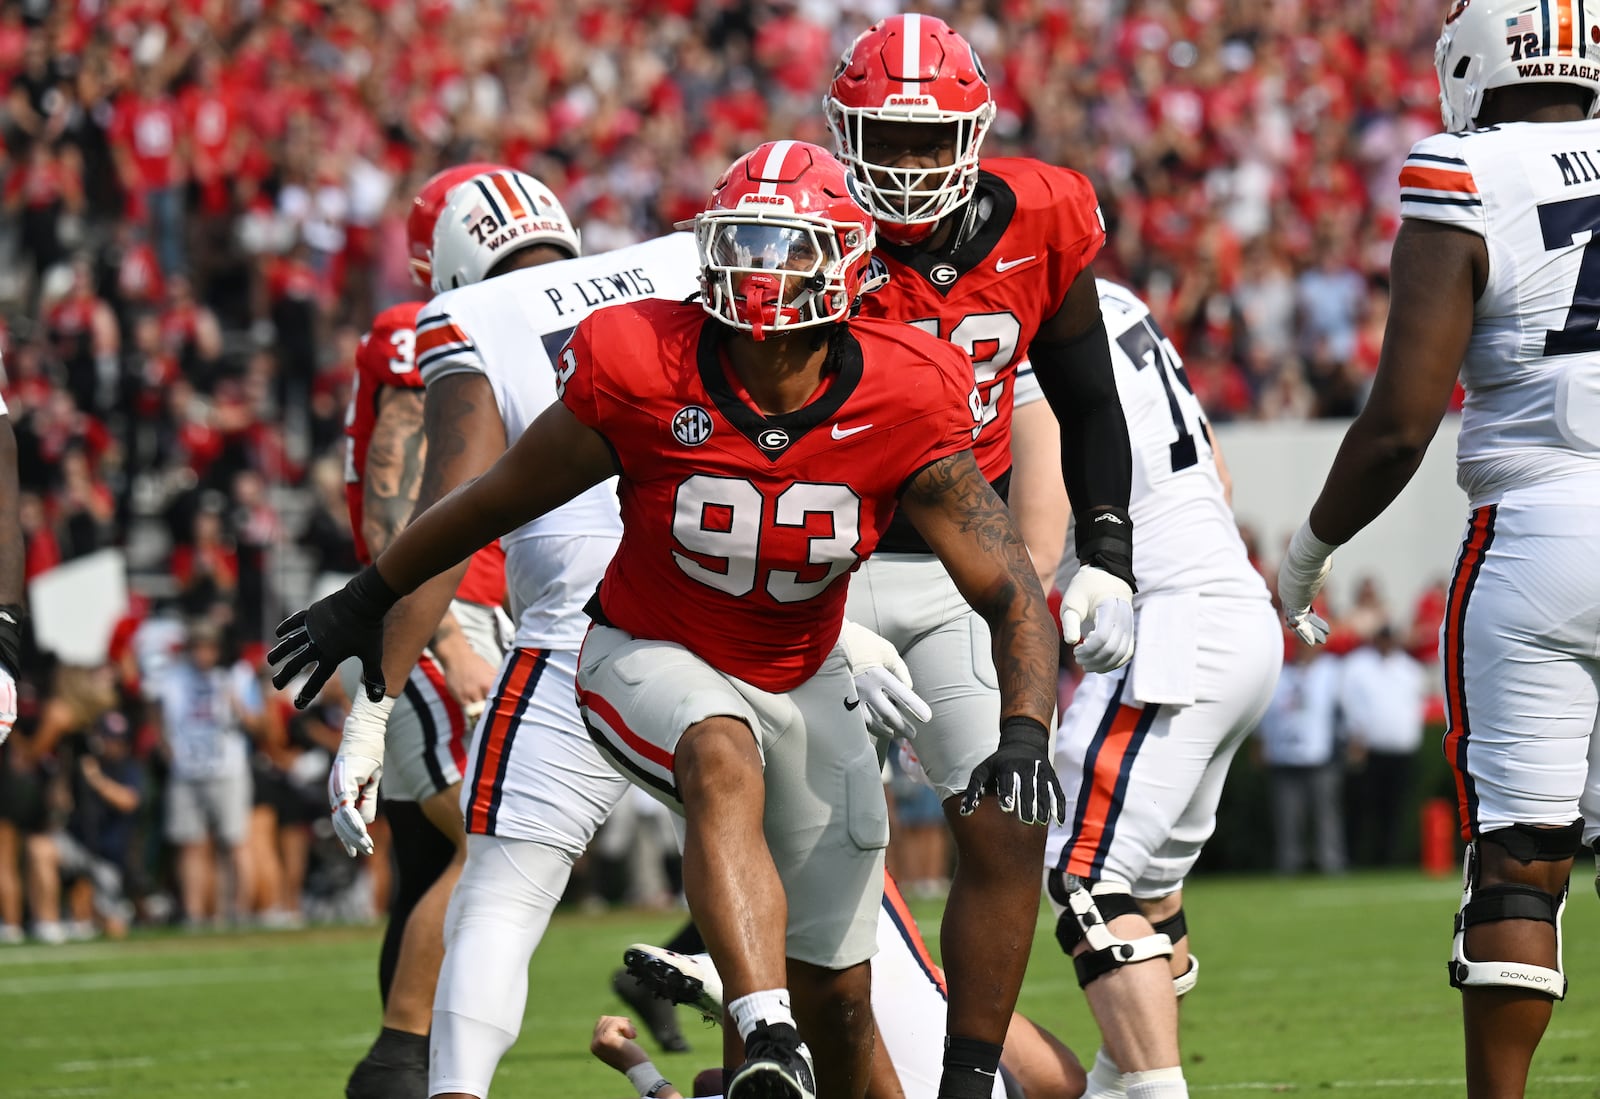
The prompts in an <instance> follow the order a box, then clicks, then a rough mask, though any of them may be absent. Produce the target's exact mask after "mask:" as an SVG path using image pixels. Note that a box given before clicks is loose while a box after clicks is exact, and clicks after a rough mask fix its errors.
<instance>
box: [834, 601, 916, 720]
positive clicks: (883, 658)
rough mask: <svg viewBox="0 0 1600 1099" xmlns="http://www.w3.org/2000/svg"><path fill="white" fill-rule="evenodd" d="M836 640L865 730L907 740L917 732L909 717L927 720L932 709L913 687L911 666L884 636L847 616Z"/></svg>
mask: <svg viewBox="0 0 1600 1099" xmlns="http://www.w3.org/2000/svg"><path fill="white" fill-rule="evenodd" d="M839 644H840V645H841V646H843V648H844V659H845V663H847V664H849V665H850V675H851V677H852V678H854V679H855V683H856V697H857V698H858V699H860V700H861V705H862V713H861V716H862V717H863V718H865V719H866V722H867V732H869V733H871V734H872V735H873V736H875V737H878V738H880V739H882V740H891V739H893V738H894V737H897V736H901V737H905V738H906V739H907V740H909V739H911V738H912V737H914V736H916V735H917V727H916V726H915V725H913V724H912V721H911V719H912V718H915V719H916V720H918V721H928V720H929V719H931V718H932V717H933V711H932V710H931V709H929V708H928V704H927V703H926V702H924V701H923V700H922V696H921V695H919V694H917V692H916V691H914V690H912V687H911V669H910V668H907V667H906V662H905V661H904V660H903V659H901V657H900V651H899V650H898V649H896V648H895V647H894V645H893V644H891V643H890V642H889V641H888V640H887V639H885V638H883V637H880V636H878V635H877V634H876V633H874V632H872V631H871V630H869V629H867V628H866V627H865V626H863V625H861V624H860V623H858V622H851V621H850V620H849V619H845V623H844V629H843V630H841V631H840V633H839Z"/></svg>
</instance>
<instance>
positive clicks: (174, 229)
mask: <svg viewBox="0 0 1600 1099" xmlns="http://www.w3.org/2000/svg"><path fill="white" fill-rule="evenodd" d="M114 117H115V123H114V124H113V127H112V131H111V139H112V151H113V154H114V156H115V157H116V164H117V173H118V176H119V179H120V180H121V183H122V187H123V189H124V190H125V191H126V192H127V195H128V206H129V211H128V212H129V215H130V216H131V217H132V218H133V219H134V220H135V221H143V222H147V223H148V224H149V226H150V239H151V240H152V241H153V242H154V243H155V247H156V254H157V255H158V256H160V257H161V270H162V271H163V272H164V273H165V274H167V275H174V274H176V273H178V272H180V271H182V270H184V267H185V264H184V210H183V205H184V192H183V185H184V177H185V175H186V170H185V165H184V163H183V158H182V157H181V155H180V149H179V140H180V135H181V134H182V133H183V132H184V126H183V119H182V117H181V116H180V114H179V112H178V105H177V103H175V102H174V101H173V99H172V96H171V95H170V94H169V93H168V91H167V79H166V73H165V72H164V70H163V69H162V67H161V66H159V65H158V64H153V63H144V64H140V65H138V67H137V68H136V70H135V73H134V82H133V87H132V89H131V90H129V91H127V92H124V93H123V94H122V96H121V97H120V98H118V99H117V101H116V107H115V116H114Z"/></svg>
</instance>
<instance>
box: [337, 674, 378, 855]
mask: <svg viewBox="0 0 1600 1099" xmlns="http://www.w3.org/2000/svg"><path fill="white" fill-rule="evenodd" d="M392 709H394V699H392V698H382V699H379V700H378V701H376V702H374V701H372V700H371V699H370V698H368V697H366V696H365V695H357V696H356V697H355V699H354V700H353V701H352V702H351V703H350V713H349V715H348V716H347V717H346V718H345V719H344V735H343V736H342V737H341V738H340V740H339V754H338V755H336V756H334V757H333V769H332V770H331V771H329V772H328V808H329V809H330V810H332V812H333V831H334V834H335V835H337V836H338V837H339V842H340V843H342V844H344V850H345V854H347V855H349V856H350V857H351V858H355V857H356V855H357V854H363V855H370V854H372V850H373V848H372V837H371V836H370V835H369V834H368V833H367V825H369V824H371V823H372V822H373V821H374V820H376V819H377V816H378V782H379V780H380V779H382V778H383V738H384V734H385V732H387V730H388V728H389V711H390V710H392Z"/></svg>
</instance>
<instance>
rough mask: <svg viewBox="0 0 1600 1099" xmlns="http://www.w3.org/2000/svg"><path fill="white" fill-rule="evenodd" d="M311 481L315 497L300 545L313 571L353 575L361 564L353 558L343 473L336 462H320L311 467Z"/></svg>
mask: <svg viewBox="0 0 1600 1099" xmlns="http://www.w3.org/2000/svg"><path fill="white" fill-rule="evenodd" d="M311 481H312V487H313V488H314V489H315V490H316V499H315V501H314V507H313V508H312V510H311V515H310V517H309V519H308V521H307V523H306V528H305V530H304V531H302V532H301V534H300V544H301V545H302V546H304V547H305V548H306V549H308V550H310V551H311V555H312V560H313V565H312V571H313V572H315V573H321V574H332V575H334V576H339V577H348V576H353V575H355V573H357V572H359V571H360V569H361V563H360V562H359V561H357V560H356V548H355V540H354V538H353V536H352V535H351V533H350V510H349V507H348V506H347V505H346V503H345V496H344V475H343V474H342V473H341V472H340V469H339V466H338V465H337V464H336V463H334V462H332V461H323V462H318V463H317V465H316V466H315V467H313V468H312V471H311ZM341 582H342V581H341Z"/></svg>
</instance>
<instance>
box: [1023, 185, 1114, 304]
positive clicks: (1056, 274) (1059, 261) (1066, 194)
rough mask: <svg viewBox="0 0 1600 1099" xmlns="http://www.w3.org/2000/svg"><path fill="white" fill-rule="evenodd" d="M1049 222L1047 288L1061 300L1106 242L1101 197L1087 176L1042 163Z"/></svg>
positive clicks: (1055, 297) (1058, 301)
mask: <svg viewBox="0 0 1600 1099" xmlns="http://www.w3.org/2000/svg"><path fill="white" fill-rule="evenodd" d="M1039 180H1040V183H1041V185H1042V187H1043V189H1044V191H1045V193H1046V199H1045V201H1046V209H1047V210H1048V211H1049V212H1050V221H1051V222H1052V224H1049V225H1048V226H1046V227H1045V228H1046V231H1047V232H1048V233H1049V234H1050V236H1049V237H1048V238H1047V239H1049V241H1050V242H1051V245H1052V247H1051V249H1050V257H1049V265H1050V266H1049V271H1050V291H1051V295H1052V297H1053V299H1054V300H1055V301H1056V302H1057V303H1060V302H1061V301H1063V300H1064V299H1065V298H1066V296H1067V291H1068V290H1069V289H1071V288H1072V284H1073V283H1074V282H1075V281H1076V280H1077V278H1078V276H1079V275H1081V274H1082V273H1083V271H1084V268H1086V267H1088V266H1089V265H1090V264H1091V263H1093V262H1094V258H1095V256H1097V255H1099V254H1100V249H1101V248H1103V247H1105V243H1106V224H1105V219H1104V218H1103V217H1102V216H1101V213H1100V199H1099V198H1098V197H1097V196H1096V195H1095V193H1094V184H1092V183H1090V182H1089V180H1088V177H1086V176H1084V175H1082V174H1080V173H1078V172H1074V171H1072V170H1071V169H1069V168H1055V167H1051V166H1049V165H1046V166H1044V168H1043V170H1042V171H1041V172H1040V173H1039Z"/></svg>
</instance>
